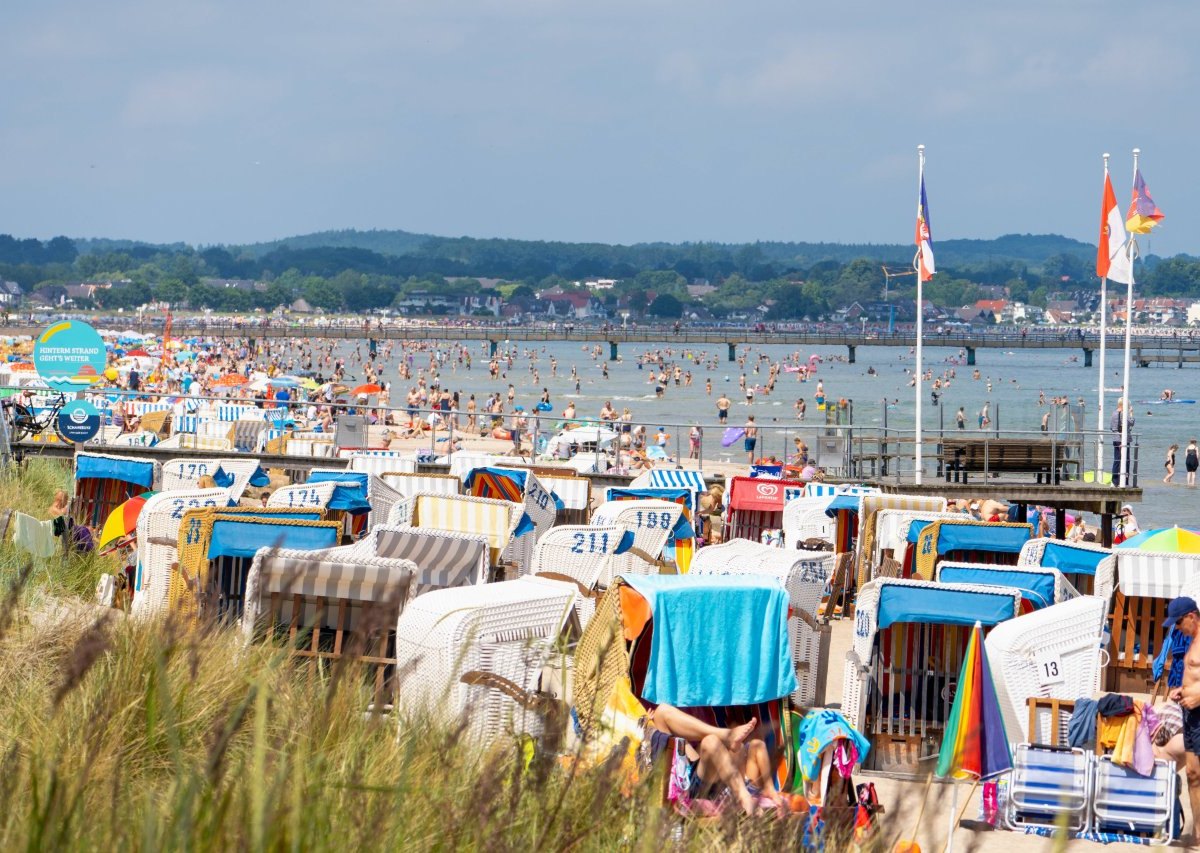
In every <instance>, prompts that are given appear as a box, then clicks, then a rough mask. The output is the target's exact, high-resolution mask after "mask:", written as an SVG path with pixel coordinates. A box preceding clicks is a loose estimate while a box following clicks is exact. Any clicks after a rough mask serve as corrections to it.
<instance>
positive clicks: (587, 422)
mask: <svg viewBox="0 0 1200 853" xmlns="http://www.w3.org/2000/svg"><path fill="white" fill-rule="evenodd" d="M15 390H19V391H21V392H25V391H27V390H28V389H24V388H22V389H15ZM36 393H38V394H40V395H47V396H49V397H53V394H50V393H49V392H44V391H39V392H36ZM96 393H97V394H102V395H104V396H105V397H107V398H108V399H109V401H111V402H109V403H108V404H107V408H108V412H109V414H108V415H107V419H108V421H109V423H110V424H111V423H112V422H113V421H114V420H119V421H121V422H123V424H124V427H125V429H129V427H130V424H131V417H130V416H131V415H132V413H133V412H134V411H135V410H136V409H141V410H145V409H146V408H148V407H147V406H145V405H142V406H140V407H135V406H134V405H131V404H134V403H142V404H147V403H148V404H156V403H157V404H159V405H161V406H163V407H164V408H172V409H175V410H194V409H196V408H199V407H205V406H216V405H220V404H231V403H232V404H242V405H249V406H255V407H257V408H262V409H269V410H271V417H270V421H269V422H268V428H269V429H271V430H273V431H274V434H276V435H279V436H285V437H286V436H287V435H288V433H289V432H291V433H293V434H294V433H297V432H301V431H309V430H313V429H314V428H317V429H324V430H325V432H324V433H323V434H328V436H329V439H330V441H331V442H333V443H335V444H338V445H339V446H361V447H363V448H369V447H376V448H377V447H379V446H380V441H381V438H380V436H381V435H382V430H391V432H392V437H393V438H408V439H415V440H416V444H417V446H418V447H422V448H423V447H425V446H426V442H427V443H428V444H427V446H428V451H427V452H423V453H422V455H425V456H428V457H441V456H445V455H446V453H447V452H449V451H450V450H451V449H452V448H454V447H456V446H457V445H458V444H459V440H460V439H464V438H479V437H484V436H501V435H504V433H505V432H507V431H508V430H510V429H511V427H512V425H513V419H514V417H515V415H516V413H515V412H514V411H513V410H512V409H511V408H509V407H508V406H505V408H504V411H502V412H484V411H476V412H474V413H471V412H468V411H466V410H465V409H464V408H463V407H460V408H458V409H450V410H442V409H437V408H429V407H419V408H415V409H410V408H409V407H407V406H394V405H382V404H380V402H379V401H378V399H376V398H369V399H368V400H367V401H366V402H365V403H363V402H359V401H354V400H343V401H341V402H332V403H327V402H310V401H304V400H285V401H280V400H269V401H264V400H258V399H251V398H245V397H239V396H236V395H233V396H214V395H181V394H170V393H159V392H142V391H130V390H127V389H119V388H112V389H103V390H102V391H98V392H96ZM481 408H482V407H481ZM853 412H854V409H853V403H852V402H849V401H848V402H846V403H845V404H840V403H839V404H837V405H831V406H830V407H829V408H828V409H827V410H825V411H818V412H814V413H813V414H814V418H813V419H812V420H806V421H800V420H791V421H788V422H785V423H778V422H764V423H754V424H753V427H752V428H753V429H754V430H755V432H756V435H755V436H754V437H755V439H756V440H755V441H754V444H753V448H752V449H751V448H749V447H748V446H747V443H746V436H745V434H744V431H745V429H746V428H747V426H749V422H748V420H746V419H747V418H748V416H749V415H751V414H754V410H753V409H748V410H746V411H739V413H738V416H737V417H735V418H733V419H732V420H730V421H729V422H716V423H714V422H705V423H697V422H693V421H688V422H680V421H672V420H670V419H661V418H660V419H656V420H649V421H647V420H643V419H630V420H623V419H620V418H618V419H616V420H609V421H601V420H600V419H599V418H595V417H575V418H564V417H563V416H562V415H561V414H557V413H554V412H539V411H536V410H533V411H527V412H525V413H524V414H525V419H526V425H525V434H524V435H523V436H522V442H521V448H522V450H521V452H522V453H524V454H525V455H531V454H537V453H539V452H544V451H545V449H546V447H547V446H548V443H549V439H550V438H551V437H552V436H553V435H555V434H556V433H558V432H559V431H560V430H561V429H562V428H564V427H572V428H575V427H597V426H599V427H603V428H605V429H608V430H611V431H612V432H613V433H615V436H606V440H604V441H600V442H587V443H584V444H582V445H576V446H575V447H574V448H573V449H574V451H575V452H580V453H585V454H586V453H590V454H592V455H594V456H595V457H596V461H597V462H599V461H600V458H599V457H601V456H604V457H606V460H607V462H606V464H608V465H611V466H613V467H616V468H617V469H619V470H634V469H641V468H642V467H645V466H646V465H647V464H652V465H654V466H655V467H668V468H675V467H680V468H691V469H696V470H700V471H704V470H705V469H706V468H707V469H709V470H712V469H714V467H715V464H716V463H724V464H739V465H746V466H749V465H750V464H751V463H752V462H759V463H765V464H778V465H782V466H784V470H785V474H786V476H789V477H795V478H799V477H801V476H811V475H812V474H814V473H816V475H817V476H828V477H830V478H833V479H838V480H856V481H865V482H877V483H889V482H890V483H896V484H911V483H914V482H915V480H916V472H917V463H916V459H917V453H916V448H917V441H916V433H915V430H914V429H912V428H907V429H903V428H892V427H889V426H887V425H886V420H885V425H884V426H883V427H876V426H859V425H856V424H854V422H853ZM1080 420H1081V419H1079V420H1076V419H1072V418H1064V420H1063V423H1062V424H1061V425H1060V424H1059V423H1057V419H1056V423H1055V425H1054V427H1053V428H1052V429H1049V430H1048V431H1046V432H1041V431H1032V430H1009V429H1005V430H1002V429H1000V428H998V427H996V426H989V427H988V428H987V429H966V428H963V429H958V428H954V429H945V428H944V427H943V428H938V429H934V430H926V431H925V432H924V434H923V436H922V440H921V457H922V464H921V475H922V480H923V482H925V483H927V484H932V483H936V482H945V483H954V484H971V483H979V484H981V485H997V484H1004V483H1009V482H1013V483H1039V484H1041V483H1044V484H1047V485H1057V486H1070V485H1072V484H1081V485H1097V484H1103V483H1106V482H1108V481H1109V478H1110V477H1111V478H1113V479H1114V480H1116V481H1117V482H1118V483H1119V482H1120V479H1121V478H1120V475H1119V469H1118V466H1116V465H1115V464H1113V463H1114V460H1115V458H1116V456H1117V454H1118V451H1119V436H1114V434H1113V433H1111V432H1108V431H1099V430H1087V429H1077V428H1074V424H1076V423H1078V422H1080ZM229 423H230V426H231V427H232V425H233V422H229ZM319 424H320V425H321V426H318V425H319ZM367 427H374V428H375V430H374V433H372V432H371V431H370V430H369V429H367ZM693 428H696V429H698V430H699V433H700V435H699V440H698V442H696V443H693V442H692V430H693ZM497 430H499V432H497ZM739 431H742V434H739ZM46 438H48V436H43V437H41V440H45V439H46ZM1114 438H1115V439H1116V440H1115V441H1114ZM35 440H36V439H35ZM509 440H511V439H509ZM580 446H582V448H583V449H580ZM652 448H657V450H654V449H652ZM1139 450H1140V446H1139V436H1138V434H1137V433H1132V434H1131V436H1130V444H1129V453H1128V456H1129V459H1128V465H1127V482H1126V485H1128V486H1130V487H1133V488H1137V487H1138V470H1139ZM508 452H513V453H515V452H517V451H516V449H515V447H514V448H512V449H509V450H508ZM656 457H657V458H656ZM1101 460H1103V467H1102V468H1101V467H1100V462H1101ZM806 463H809V464H806ZM809 465H811V468H812V469H813V470H810V471H807V472H806V471H805V468H806V467H809ZM598 467H600V466H598Z"/></svg>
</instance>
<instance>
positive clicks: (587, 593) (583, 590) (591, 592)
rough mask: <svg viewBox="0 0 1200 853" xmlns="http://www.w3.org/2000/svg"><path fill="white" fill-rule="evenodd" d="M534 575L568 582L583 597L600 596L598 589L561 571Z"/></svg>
mask: <svg viewBox="0 0 1200 853" xmlns="http://www.w3.org/2000/svg"><path fill="white" fill-rule="evenodd" d="M536 576H537V577H539V578H546V579H547V580H552V581H560V582H562V583H569V584H571V585H572V586H574V587H575V588H576V589H577V590H578V591H579V594H580V595H582V596H583V597H584V598H599V597H600V592H599V591H598V590H596V589H593V588H592V587H587V586H584V585H583V584H581V583H580V582H579V581H577V580H575V578H573V577H571V576H570V575H564V574H563V573H562V572H538V573H537V575H536Z"/></svg>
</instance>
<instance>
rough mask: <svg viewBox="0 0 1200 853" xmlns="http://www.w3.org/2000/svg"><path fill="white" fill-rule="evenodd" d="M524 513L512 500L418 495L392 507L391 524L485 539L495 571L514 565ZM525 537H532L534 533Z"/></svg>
mask: <svg viewBox="0 0 1200 853" xmlns="http://www.w3.org/2000/svg"><path fill="white" fill-rule="evenodd" d="M524 514H525V510H524V508H523V507H522V506H521V505H520V504H515V503H512V502H511V501H497V500H492V499H491V498H473V497H470V496H468V495H437V494H427V493H425V492H418V493H417V494H415V495H412V496H411V497H408V498H404V499H403V500H401V501H400V502H398V503H397V504H396V505H395V506H393V507H392V512H391V514H390V515H389V516H388V525H389V526H401V527H416V528H420V529H432V530H450V531H455V532H458V533H474V534H478V535H481V536H485V537H487V540H488V550H489V557H488V559H489V563H490V564H491V566H492V567H493V568H496V567H499V566H500V565H501V563H505V562H513V558H512V557H511V554H512V553H513V549H512V543H513V541H514V536H513V534H514V533H515V532H516V530H517V525H518V524H519V523H520V521H521V518H522V516H523V515H524ZM524 535H525V536H530V535H532V532H530V533H527V534H524ZM518 538H519V537H518ZM517 568H518V571H519V572H520V573H521V574H528V569H529V566H528V565H525V566H521V565H520V564H517Z"/></svg>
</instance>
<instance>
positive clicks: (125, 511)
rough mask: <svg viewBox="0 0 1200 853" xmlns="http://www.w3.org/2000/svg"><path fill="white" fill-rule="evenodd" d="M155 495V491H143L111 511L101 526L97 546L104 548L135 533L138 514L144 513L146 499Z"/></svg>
mask: <svg viewBox="0 0 1200 853" xmlns="http://www.w3.org/2000/svg"><path fill="white" fill-rule="evenodd" d="M154 495H155V493H154V492H143V493H142V494H140V495H138V496H137V497H132V498H130V499H129V500H127V501H125V502H124V503H122V504H121V505H119V506H118V507H117V508H116V509H114V510H113V511H112V512H110V513H109V514H108V518H107V519H106V520H105V522H104V526H103V527H102V528H100V544H99V545H98V546H97V547H99V548H101V549H103V548H104V547H105V546H106V545H111V544H112V543H114V542H116V541H118V540H120V539H124V538H125V537H126V536H128V535H129V534H130V533H133V531H134V529H135V528H136V527H137V520H138V516H139V515H141V514H142V507H144V506H145V505H146V500H147V499H148V498H152V497H154Z"/></svg>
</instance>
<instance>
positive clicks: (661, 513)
mask: <svg viewBox="0 0 1200 853" xmlns="http://www.w3.org/2000/svg"><path fill="white" fill-rule="evenodd" d="M682 515H683V507H682V506H680V505H679V504H677V503H671V502H670V501H660V500H635V501H605V502H604V503H602V504H600V506H598V507H597V508H596V511H595V512H594V513H593V514H592V524H593V525H595V526H609V525H615V526H617V527H620V528H622V529H624V530H628V531H629V532H631V533H632V534H633V547H632V548H630V549H629V550H627V551H626V552H625V553H623V554H618V555H616V556H614V557H613V559H612V563H611V567H610V568H609V569H606V574H604V575H602V576H601V577H600V584H601V586H603V587H605V588H607V587H609V586H611V585H612V579H613V578H614V577H616V576H617V575H625V574H635V575H651V574H659V572H660V569H661V566H662V558H663V549H664V548H665V547H666V545H667V542H668V541H669V540H670V538H671V533H672V531H674V530H675V527H676V525H677V524H678V523H679V519H680V517H681V516H682Z"/></svg>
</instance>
